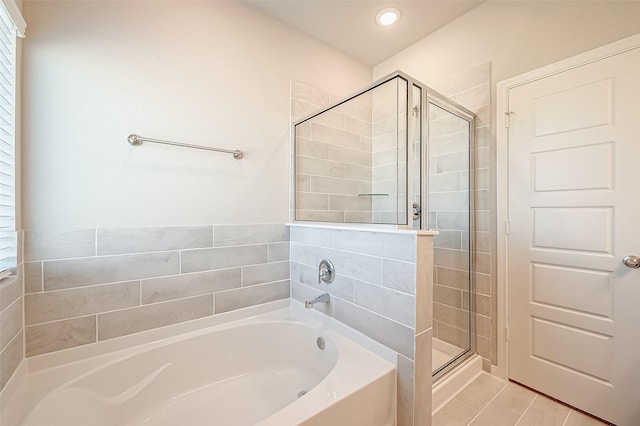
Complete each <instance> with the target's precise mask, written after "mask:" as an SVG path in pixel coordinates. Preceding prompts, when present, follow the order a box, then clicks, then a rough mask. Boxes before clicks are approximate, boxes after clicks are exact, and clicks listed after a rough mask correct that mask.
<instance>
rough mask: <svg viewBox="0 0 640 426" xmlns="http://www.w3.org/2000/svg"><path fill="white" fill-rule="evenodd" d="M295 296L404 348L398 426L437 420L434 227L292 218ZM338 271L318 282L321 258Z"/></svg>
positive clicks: (399, 351)
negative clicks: (323, 299) (325, 297)
mask: <svg viewBox="0 0 640 426" xmlns="http://www.w3.org/2000/svg"><path fill="white" fill-rule="evenodd" d="M290 226H291V232H290V246H291V254H290V259H291V297H292V298H293V299H295V300H298V301H300V302H304V301H305V300H308V299H311V298H314V297H316V296H318V295H320V294H322V293H325V292H328V293H329V294H331V300H330V301H329V303H326V304H316V305H315V306H314V309H317V310H318V311H320V312H323V313H324V314H326V315H329V316H332V317H334V318H335V319H336V320H338V321H340V322H342V323H344V324H346V325H348V326H350V327H352V328H354V329H356V330H358V331H360V332H361V333H363V334H365V335H367V336H368V337H370V338H372V339H374V340H376V341H378V342H380V343H382V344H384V345H385V346H387V347H389V348H391V349H392V350H394V351H395V352H396V353H397V357H396V360H397V364H396V366H397V370H398V423H397V424H398V426H429V425H430V424H431V338H432V320H433V314H432V291H433V236H434V235H436V234H437V232H433V231H413V230H396V229H392V228H389V229H386V228H356V227H337V226H336V227H332V226H330V225H308V224H292V225H290ZM322 259H329V260H331V261H332V262H333V263H334V265H335V268H336V277H335V280H334V281H333V282H332V283H331V284H328V285H327V284H324V283H323V284H322V285H319V284H318V264H319V263H320V260H322Z"/></svg>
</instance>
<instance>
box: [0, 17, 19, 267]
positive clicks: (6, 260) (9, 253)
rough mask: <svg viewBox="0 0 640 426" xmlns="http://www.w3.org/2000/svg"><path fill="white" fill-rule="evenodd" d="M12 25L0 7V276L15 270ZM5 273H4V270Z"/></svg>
mask: <svg viewBox="0 0 640 426" xmlns="http://www.w3.org/2000/svg"><path fill="white" fill-rule="evenodd" d="M16 36H17V31H16V26H15V24H14V21H13V19H12V17H11V15H10V14H9V12H8V11H7V8H6V7H4V4H3V7H0V278H1V277H2V275H3V274H2V271H9V270H11V271H15V268H16V265H17V253H18V251H17V233H16ZM4 274H6V272H4Z"/></svg>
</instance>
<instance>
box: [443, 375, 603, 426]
mask: <svg viewBox="0 0 640 426" xmlns="http://www.w3.org/2000/svg"><path fill="white" fill-rule="evenodd" d="M432 425H433V426H467V425H469V426H516V425H517V426H603V425H606V423H602V422H600V421H598V420H596V419H593V418H591V417H589V416H585V415H584V414H582V413H580V412H578V411H575V410H572V409H571V408H569V407H566V406H564V405H562V404H559V403H557V402H555V401H553V400H551V399H549V398H546V397H544V396H542V395H540V394H537V393H535V392H532V391H530V390H529V389H527V388H524V387H522V386H520V385H517V384H515V383H512V382H506V381H504V380H501V379H498V378H496V377H493V376H491V375H489V374H487V373H482V374H481V375H480V376H479V377H478V378H477V379H475V380H474V381H473V382H471V383H470V384H469V385H467V387H465V388H464V389H463V390H461V391H460V392H459V393H458V394H457V395H456V396H455V397H454V398H453V399H452V400H451V401H449V402H448V403H447V404H446V405H445V406H444V407H442V408H441V409H440V410H438V412H437V413H436V414H434V416H433V423H432Z"/></svg>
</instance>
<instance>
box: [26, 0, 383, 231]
mask: <svg viewBox="0 0 640 426" xmlns="http://www.w3.org/2000/svg"><path fill="white" fill-rule="evenodd" d="M24 9H25V10H24V14H25V19H26V20H27V23H28V25H29V29H28V37H27V39H26V40H25V44H24V64H23V66H24V68H23V81H24V84H23V87H24V101H23V112H24V124H23V131H24V158H23V174H24V176H25V178H24V182H23V203H24V208H23V225H24V228H25V229H45V230H46V229H63V228H87V227H89V228H90V227H122V226H140V225H144V226H156V225H195V224H207V223H251V222H253V223H269V222H275V223H278V222H280V223H282V222H285V221H287V220H288V205H289V203H288V186H289V185H288V171H289V146H290V141H289V83H290V80H291V79H297V80H302V81H305V82H308V83H309V84H313V85H315V86H319V87H324V88H326V89H327V90H330V91H331V92H333V93H336V94H338V95H346V94H348V93H350V92H353V91H354V90H355V89H356V88H359V87H362V86H364V85H366V84H368V83H370V82H371V68H370V67H366V66H364V65H362V64H360V63H359V62H356V61H354V60H353V59H351V58H349V57H347V56H345V55H344V54H342V53H340V52H338V51H337V50H334V49H332V48H329V47H327V46H326V45H323V44H321V43H319V42H317V41H315V40H313V39H311V38H310V37H308V36H306V35H303V34H302V33H300V32H298V31H296V30H293V29H291V28H289V27H286V26H284V25H282V24H280V23H278V22H277V21H275V20H272V19H271V18H268V17H266V16H264V15H262V14H261V13H259V12H257V11H255V10H253V9H251V8H250V7H248V6H246V5H244V4H242V3H240V2H187V1H180V2H171V1H169V2H102V1H100V2H93V1H92V2H61V1H46V2H37V1H29V2H25V7H24ZM130 133H137V134H140V135H143V136H147V137H151V138H159V139H168V140H177V141H183V142H188V143H193V144H201V145H209V146H216V147H224V148H233V149H236V148H237V149H242V150H244V151H245V154H246V155H245V158H244V159H243V160H241V161H236V160H234V159H233V158H232V157H231V156H229V155H223V154H217V153H207V152H202V151H196V150H187V149H181V148H173V147H164V146H158V145H152V144H146V145H142V146H140V147H132V146H130V145H129V144H128V143H127V142H126V138H127V136H128V135H129V134H130Z"/></svg>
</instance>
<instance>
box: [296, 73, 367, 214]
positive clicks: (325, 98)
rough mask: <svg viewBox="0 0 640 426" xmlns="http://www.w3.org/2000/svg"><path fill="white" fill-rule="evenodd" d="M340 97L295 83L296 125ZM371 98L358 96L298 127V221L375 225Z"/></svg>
mask: <svg viewBox="0 0 640 426" xmlns="http://www.w3.org/2000/svg"><path fill="white" fill-rule="evenodd" d="M336 100H337V99H336V98H335V97H334V96H332V95H331V94H330V93H329V92H327V91H325V90H322V89H319V88H316V87H313V86H310V85H308V84H304V83H301V82H297V81H292V82H291V121H292V122H295V121H296V120H298V119H301V118H304V117H306V116H308V115H310V114H312V113H314V112H317V111H318V110H320V109H322V108H324V107H327V106H329V105H330V104H331V103H332V102H335V101H336ZM372 129H373V126H372V105H371V96H370V95H364V96H359V97H358V98H356V99H353V100H351V101H348V102H346V103H344V104H342V105H340V106H338V107H336V108H333V109H332V110H330V111H327V112H325V113H322V114H320V115H318V116H316V117H314V118H313V119H311V120H309V121H307V122H305V123H303V124H300V125H298V126H296V146H295V149H296V151H295V152H296V158H295V160H296V176H295V178H296V191H297V193H296V199H297V206H295V210H294V212H295V215H296V216H295V218H296V219H297V220H309V221H316V222H327V221H328V222H340V223H342V222H361V223H371V220H372V212H371V198H370V197H362V196H358V194H368V193H371V191H372V186H371V175H372V140H371V138H372V131H373V130H372Z"/></svg>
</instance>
